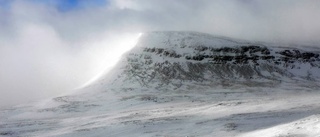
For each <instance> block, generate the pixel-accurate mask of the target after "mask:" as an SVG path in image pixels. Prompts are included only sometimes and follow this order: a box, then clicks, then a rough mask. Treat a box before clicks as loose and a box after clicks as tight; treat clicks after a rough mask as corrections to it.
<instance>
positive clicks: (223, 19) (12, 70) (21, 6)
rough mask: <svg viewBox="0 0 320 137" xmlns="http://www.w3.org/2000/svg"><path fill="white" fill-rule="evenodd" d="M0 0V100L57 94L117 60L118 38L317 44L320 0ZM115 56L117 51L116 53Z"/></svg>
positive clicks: (4, 102)
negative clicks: (65, 3)
mask: <svg viewBox="0 0 320 137" xmlns="http://www.w3.org/2000/svg"><path fill="white" fill-rule="evenodd" d="M7 1H8V0H0V4H1V3H7V4H1V6H0V94H1V96H0V106H5V105H6V106H8V105H12V104H19V103H24V102H27V101H34V100H37V99H42V98H46V97H50V96H56V95H59V94H61V93H65V92H67V91H71V90H72V89H74V88H77V87H79V86H81V85H83V84H84V83H85V82H87V81H88V80H90V79H91V78H92V77H94V76H95V75H96V74H98V73H100V71H101V70H102V69H104V68H105V66H108V64H112V63H110V62H113V63H114V60H117V59H118V57H115V55H114V54H112V53H114V52H115V51H117V52H118V51H119V49H121V46H120V45H121V44H119V41H122V40H123V39H127V38H129V37H131V36H132V35H133V34H136V33H140V32H146V31H165V30H177V31H180V30H181V31H182V30H187V31H199V32H206V33H210V34H214V35H222V36H228V37H234V38H240V39H247V40H255V41H271V42H284V43H286V42H288V43H305V42H307V43H313V44H318V43H319V42H320V39H319V37H320V14H319V13H320V1H318V0H281V1H280V0H108V1H106V2H105V4H102V5H101V4H96V5H95V4H83V3H82V5H81V7H78V8H72V9H71V10H63V11H62V10H61V9H59V8H57V7H56V5H55V4H52V3H43V2H39V1H36V0H12V1H10V3H9V4H8V2H7ZM117 54H121V52H118V53H117Z"/></svg>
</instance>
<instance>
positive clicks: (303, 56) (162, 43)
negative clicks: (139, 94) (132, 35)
mask: <svg viewBox="0 0 320 137" xmlns="http://www.w3.org/2000/svg"><path fill="white" fill-rule="evenodd" d="M319 53H320V52H319V51H318V49H314V50H313V51H310V47H309V48H308V50H304V49H303V48H290V47H281V46H279V45H275V44H266V43H259V42H249V41H244V40H237V39H232V38H227V37H220V36H213V35H210V34H205V33H199V32H178V31H167V32H148V33H144V34H143V35H142V37H141V38H140V40H139V42H138V44H137V45H136V47H135V48H133V49H132V50H131V51H130V52H128V53H127V54H125V55H124V57H123V58H122V60H121V61H120V63H119V64H118V65H117V66H116V67H115V69H114V71H111V72H110V73H109V74H107V75H106V76H105V79H108V80H109V81H111V82H112V84H113V85H114V84H116V85H118V86H117V87H120V86H121V87H130V86H131V87H132V86H134V87H136V86H142V87H153V88H163V87H167V86H169V87H173V88H175V89H176V88H183V87H186V85H190V83H196V84H194V85H199V84H200V85H206V86H210V85H221V84H223V83H224V81H232V82H230V83H235V84H248V83H252V82H257V83H260V84H257V85H264V84H265V83H270V82H271V83H273V82H275V83H279V81H287V82H289V81H318V80H320V74H319V73H317V72H319V70H320V58H319ZM194 85H193V86H194Z"/></svg>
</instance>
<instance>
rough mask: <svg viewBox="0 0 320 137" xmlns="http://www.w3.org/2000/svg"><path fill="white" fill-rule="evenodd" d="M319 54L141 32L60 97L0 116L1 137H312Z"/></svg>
mask: <svg viewBox="0 0 320 137" xmlns="http://www.w3.org/2000/svg"><path fill="white" fill-rule="evenodd" d="M319 54H320V49H319V48H318V47H315V46H312V45H309V46H306V45H299V44H296V45H290V46H288V45H283V44H277V43H266V42H255V41H247V40H239V39H233V38H229V37H222V36H214V35H210V34H205V33H199V32H189V31H160V32H147V33H144V34H143V35H142V36H141V37H140V38H139V41H138V43H137V44H136V46H135V47H133V48H132V49H131V50H130V51H128V52H127V53H125V54H124V55H123V56H122V59H121V60H120V61H119V62H118V63H117V65H116V66H115V67H114V68H113V69H112V70H110V71H108V72H106V73H105V74H103V75H101V76H100V77H99V78H98V79H97V80H95V81H93V82H92V83H90V84H89V85H88V86H86V87H84V88H81V89H78V90H76V91H74V92H73V93H68V94H66V95H64V96H59V97H55V98H51V99H48V100H43V101H39V102H35V103H32V104H25V105H19V106H15V107H11V108H8V109H3V110H1V111H0V117H1V120H0V127H1V128H0V136H65V137H72V136H128V135H130V136H237V137H238V136H239V137H240V136H261V135H262V136H270V137H274V136H278V137H279V136H285V137H289V136H316V135H318V134H319V133H320V128H319V126H318V125H319V124H320V123H319V118H320V115H319V113H320V109H319V108H320V105H319V103H318V100H319V99H320V96H319V93H318V91H319V89H320V84H319V80H320V74H319V73H318V72H320V57H319Z"/></svg>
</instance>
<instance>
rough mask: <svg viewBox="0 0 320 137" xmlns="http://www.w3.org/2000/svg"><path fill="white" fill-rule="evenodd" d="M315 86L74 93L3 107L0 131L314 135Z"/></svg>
mask: <svg viewBox="0 0 320 137" xmlns="http://www.w3.org/2000/svg"><path fill="white" fill-rule="evenodd" d="M234 88H236V89H234ZM313 88H314V87H301V86H297V85H295V84H292V85H291V84H290V85H285V86H283V85H282V86H280V85H278V86H277V87H274V88H272V87H270V88H268V87H264V88H261V87H246V88H240V87H233V88H223V89H213V90H211V91H201V90H199V91H197V90H194V91H189V92H183V91H171V92H166V94H165V95H164V94H162V93H156V92H152V91H143V92H142V91H140V92H139V91H134V89H132V90H131V91H123V93H115V94H113V95H112V94H111V93H110V91H105V92H98V91H96V92H92V93H90V94H88V93H86V94H73V95H69V96H64V97H59V98H55V99H54V100H48V101H43V102H41V103H36V104H32V105H30V106H28V105H25V106H23V105H21V106H19V107H15V108H11V109H7V110H2V111H1V122H0V135H1V136H39V137H46V136H63V137H78V136H110V137H117V136H139V137H140V136H252V137H256V136H268V137H307V136H310V137H316V136H319V135H320V121H319V120H320V115H319V113H320V103H319V100H320V95H319V93H318V92H319V91H318V90H317V89H313ZM88 96H90V97H89V98H88Z"/></svg>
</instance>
